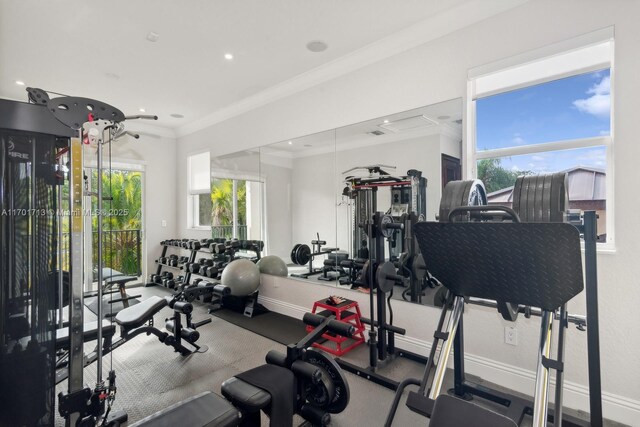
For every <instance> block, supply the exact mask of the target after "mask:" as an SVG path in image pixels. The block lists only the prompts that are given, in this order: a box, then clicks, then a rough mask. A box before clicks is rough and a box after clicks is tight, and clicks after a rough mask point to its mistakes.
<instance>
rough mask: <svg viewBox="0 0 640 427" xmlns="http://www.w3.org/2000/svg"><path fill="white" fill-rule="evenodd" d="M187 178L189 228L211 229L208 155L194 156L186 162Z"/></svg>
mask: <svg viewBox="0 0 640 427" xmlns="http://www.w3.org/2000/svg"><path fill="white" fill-rule="evenodd" d="M187 165H188V176H189V182H188V185H189V205H188V207H189V226H190V227H192V228H206V229H208V228H210V227H211V209H212V206H213V202H212V200H211V159H210V156H209V153H208V152H206V153H201V154H195V155H193V156H189V158H188V160H187Z"/></svg>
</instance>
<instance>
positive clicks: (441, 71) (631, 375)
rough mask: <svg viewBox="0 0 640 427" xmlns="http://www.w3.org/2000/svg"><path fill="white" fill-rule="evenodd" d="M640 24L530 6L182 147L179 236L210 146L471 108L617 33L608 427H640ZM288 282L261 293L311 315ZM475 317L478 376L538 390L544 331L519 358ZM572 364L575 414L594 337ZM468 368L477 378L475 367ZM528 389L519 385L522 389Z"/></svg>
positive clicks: (613, 8) (605, 293) (578, 337)
mask: <svg viewBox="0 0 640 427" xmlns="http://www.w3.org/2000/svg"><path fill="white" fill-rule="evenodd" d="M638 16H640V2H636V1H628V0H613V1H608V2H602V1H582V0H564V1H551V0H536V1H530V2H528V3H526V4H524V5H522V6H520V7H518V8H516V9H513V10H510V11H508V12H505V13H503V14H501V15H498V16H495V17H492V18H490V19H487V20H485V21H483V22H480V23H478V24H475V25H473V26H471V27H468V28H466V29H463V30H461V31H458V32H455V33H453V34H451V35H448V36H445V37H442V38H440V39H438V40H435V41H433V42H431V43H428V44H425V45H422V46H419V47H417V48H414V49H412V50H410V51H407V52H404V53H402V54H399V55H397V56H395V57H392V58H388V59H384V60H382V61H380V62H378V63H376V64H373V65H371V66H367V67H364V68H362V69H360V70H358V71H355V72H352V73H350V74H347V75H344V76H342V77H340V78H337V79H334V80H332V81H330V82H327V83H324V84H322V85H319V86H316V87H314V88H311V89H309V90H306V91H304V92H301V93H298V94H295V95H292V96H290V97H288V98H285V99H282V100H280V101H277V102H274V103H272V104H271V105H268V106H265V107H262V108H258V109H256V110H254V111H251V112H249V113H246V114H243V115H241V116H238V117H235V118H232V119H229V120H227V121H225V122H222V123H219V124H217V125H215V126H212V127H210V128H208V129H206V130H203V131H200V132H197V133H194V134H191V135H188V136H185V137H182V138H180V141H179V144H178V145H179V148H178V156H177V171H178V188H179V190H180V191H179V195H178V199H177V200H178V202H179V203H178V207H179V212H178V220H179V223H178V229H179V230H180V233H181V234H185V235H186V234H187V232H186V230H185V229H184V224H186V219H185V207H184V199H185V195H184V192H183V190H182V189H183V188H185V176H186V174H185V165H186V160H185V159H186V156H187V154H189V153H190V152H194V151H197V150H198V149H202V148H203V147H210V148H211V149H212V151H213V154H214V155H215V154H216V153H224V152H231V151H237V150H239V149H242V148H246V147H255V146H259V145H263V144H268V143H273V142H275V141H281V140H285V139H290V138H295V137H298V136H301V135H306V134H310V133H314V132H317V131H322V130H325V129H331V128H335V127H339V126H344V125H347V124H350V123H356V122H359V121H363V120H366V119H370V118H373V117H380V116H383V115H385V114H390V113H393V112H397V111H404V110H408V109H412V108H416V107H419V106H422V105H427V104H432V103H435V102H439V101H444V100H448V99H452V98H457V97H464V96H465V90H466V82H467V80H466V77H467V70H468V69H470V68H473V67H477V66H480V65H482V64H486V63H489V62H492V61H496V60H499V59H502V58H506V57H510V56H513V55H516V54H518V53H522V52H526V51H528V50H532V49H535V48H539V47H542V46H545V45H547V44H551V43H556V42H559V41H562V40H565V39H567V38H571V37H575V36H577V35H580V34H584V33H587V32H589V31H593V30H597V29H600V28H603V27H606V26H610V25H615V33H616V57H615V76H614V83H615V89H614V91H615V97H614V99H613V107H614V110H615V125H614V135H615V159H614V167H615V195H616V206H615V209H616V211H615V226H616V227H617V230H618V233H617V235H618V240H617V243H616V245H617V251H616V253H615V254H601V255H600V256H599V257H598V261H599V266H598V267H599V276H600V304H599V307H600V339H601V349H602V373H603V389H604V391H605V396H604V402H605V405H604V409H605V416H606V417H609V418H612V419H616V420H619V421H623V422H626V423H629V424H634V423H637V420H638V419H640V381H638V379H640V356H639V355H640V322H639V321H638V314H637V313H638V305H639V303H640V286H638V283H637V272H636V269H635V264H637V259H638V253H639V251H640V227H638V225H637V211H638V207H639V206H638V201H637V197H635V196H634V194H635V192H636V191H635V190H636V182H637V169H638V167H637V159H639V158H640V144H637V141H636V140H637V136H638V135H639V134H640V121H638V120H637V119H636V117H635V116H636V113H637V111H638V110H640V106H639V105H638V94H640V73H639V72H638V70H640V55H638V41H639V40H640V26H639V25H638V22H637V21H638ZM215 141H233V145H228V146H222V145H216V143H215ZM281 280H282V284H281V285H279V286H280V287H279V288H275V286H276V283H275V282H274V281H266V282H265V284H264V290H263V294H264V295H265V296H266V297H273V299H274V301H279V302H281V303H282V304H284V305H286V306H290V307H311V303H312V302H313V301H314V299H317V298H316V296H317V295H316V294H317V293H318V292H322V291H319V290H321V289H323V288H322V287H315V288H313V290H312V289H311V288H308V287H306V286H300V282H295V283H296V285H295V286H297V287H294V286H288V285H287V284H286V283H287V282H288V279H281ZM309 286H312V285H309ZM305 290H306V291H308V292H306V293H305V292H304V291H305ZM345 292H346V291H345ZM323 293H324V292H323ZM353 295H354V294H353V293H348V296H353ZM394 304H397V305H398V306H400V304H405V305H403V306H402V310H401V312H402V313H403V316H402V317H400V316H399V317H398V323H399V324H402V326H404V327H406V328H407V331H408V334H409V335H410V337H412V338H415V339H419V340H424V341H430V340H431V338H430V334H431V331H432V330H433V329H434V328H435V325H436V318H437V312H436V310H434V309H431V308H425V307H421V306H413V305H406V303H403V302H401V301H394ZM281 307H282V306H281ZM570 311H572V312H584V301H583V298H581V297H578V298H576V300H575V302H572V303H571V305H570ZM405 315H406V316H405ZM467 317H468V318H469V319H470V320H469V321H468V322H466V326H467V328H466V349H467V351H468V352H469V354H470V357H475V358H476V359H477V360H486V361H490V363H489V362H487V364H484V365H477V366H480V367H481V369H480V368H479V369H480V370H481V371H482V372H477V373H480V374H482V375H484V376H486V377H487V378H488V379H499V378H498V377H500V375H501V373H502V374H504V376H505V378H506V379H507V380H508V381H510V382H509V383H508V384H506V385H509V386H513V387H519V386H522V385H523V384H525V383H526V384H529V383H530V376H531V371H532V370H533V368H534V366H535V356H534V354H535V347H536V344H535V342H536V337H537V333H538V330H537V329H538V328H537V322H535V321H534V320H530V321H527V320H523V321H520V322H518V332H519V339H518V346H517V347H512V346H507V345H505V344H502V342H503V321H502V320H500V318H499V317H498V316H496V314H495V313H494V312H491V311H488V310H484V309H481V308H477V307H473V308H469V310H468V312H467ZM567 360H568V364H567V369H566V378H567V380H568V381H569V382H571V384H572V385H571V387H570V389H571V390H570V393H572V395H571V396H569V397H568V399H567V405H569V406H573V407H581V408H583V409H585V408H586V397H585V394H584V391H585V388H584V387H585V385H586V384H587V379H586V368H587V355H586V337H585V334H584V333H580V332H577V331H575V330H574V329H573V328H571V329H570V330H569V332H568V343H567ZM490 366H494V367H496V366H498V367H499V366H504V369H494V370H492V369H491V368H490ZM470 369H471V370H472V369H473V368H472V367H471V365H470ZM520 380H522V382H518V381H520ZM523 391H527V390H523ZM529 391H530V390H529Z"/></svg>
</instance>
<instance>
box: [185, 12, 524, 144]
mask: <svg viewBox="0 0 640 427" xmlns="http://www.w3.org/2000/svg"><path fill="white" fill-rule="evenodd" d="M528 1H529V0H510V1H504V0H471V1H469V2H465V3H463V4H460V5H458V6H455V7H453V8H451V9H448V10H445V11H443V12H440V13H438V14H436V15H434V16H432V17H430V18H428V19H426V20H423V21H421V22H419V23H417V24H414V25H412V26H410V27H407V28H405V29H404V30H401V31H399V32H396V33H394V34H392V35H390V36H388V37H385V38H383V39H381V40H378V41H376V42H374V43H371V44H369V45H367V46H364V47H362V48H360V49H357V50H355V51H354V52H352V53H349V54H347V55H344V56H342V57H340V58H337V59H335V60H333V61H330V62H328V63H326V64H323V65H321V66H320V67H317V68H314V69H312V70H310V71H307V72H305V73H302V74H299V75H298V76H295V77H293V78H291V79H289V80H286V81H284V82H282V83H280V84H277V85H274V86H272V87H270V88H267V89H265V90H263V91H261V92H259V93H257V94H255V95H252V96H250V97H247V98H245V99H242V100H240V101H238V102H235V103H233V104H230V105H229V106H227V107H224V108H222V109H220V110H218V111H215V112H213V113H211V114H209V115H207V116H205V117H203V118H201V119H198V120H195V121H193V122H191V123H187V124H185V125H183V126H180V127H178V128H176V135H177V137H183V136H186V135H189V134H192V133H194V132H197V131H199V130H202V129H205V128H207V127H209V126H213V125H215V124H217V123H220V122H223V121H225V120H229V119H231V118H233V117H236V116H238V115H241V114H244V113H246V112H248V111H251V110H253V109H256V108H259V107H262V106H264V105H267V104H270V103H272V102H275V101H278V100H280V99H283V98H286V97H288V96H291V95H294V94H296V93H299V92H302V91H304V90H307V89H310V88H312V87H314V86H317V85H319V84H322V83H325V82H327V81H330V80H333V79H335V78H338V77H340V76H343V75H345V74H348V73H351V72H353V71H356V70H358V69H360V68H363V67H366V66H368V65H371V64H374V63H376V62H379V61H382V60H384V59H387V58H389V57H392V56H394V55H398V54H400V53H403V52H406V51H407V50H410V49H413V48H415V47H417V46H420V45H423V44H426V43H428V42H430V41H432V40H435V39H437V38H440V37H443V36H445V35H447V34H451V33H453V32H455V31H458V30H460V29H462V28H465V27H468V26H470V25H473V24H475V23H477V22H480V21H483V20H485V19H487V18H489V17H491V16H494V15H497V14H499V13H502V12H505V11H507V10H509V9H513V8H515V7H518V6H520V5H522V4H524V3H526V2H528Z"/></svg>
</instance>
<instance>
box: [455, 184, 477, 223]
mask: <svg viewBox="0 0 640 427" xmlns="http://www.w3.org/2000/svg"><path fill="white" fill-rule="evenodd" d="M463 182H464V185H463V186H462V194H461V195H460V205H459V206H469V205H470V204H471V200H470V198H471V187H472V186H473V184H474V182H473V181H463ZM465 216H466V214H460V215H458V216H457V217H456V221H462V220H463V219H464V218H465Z"/></svg>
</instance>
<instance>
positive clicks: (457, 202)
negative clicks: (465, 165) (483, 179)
mask: <svg viewBox="0 0 640 427" xmlns="http://www.w3.org/2000/svg"><path fill="white" fill-rule="evenodd" d="M466 186H467V181H456V185H455V186H454V187H453V188H454V192H453V196H452V197H451V205H449V212H448V213H447V215H449V213H450V212H451V211H452V210H454V209H455V208H457V207H460V206H461V203H462V199H463V198H464V188H465V187H466ZM461 217H462V215H457V216H455V217H454V218H452V219H453V220H454V221H458V220H460V219H461Z"/></svg>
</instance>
